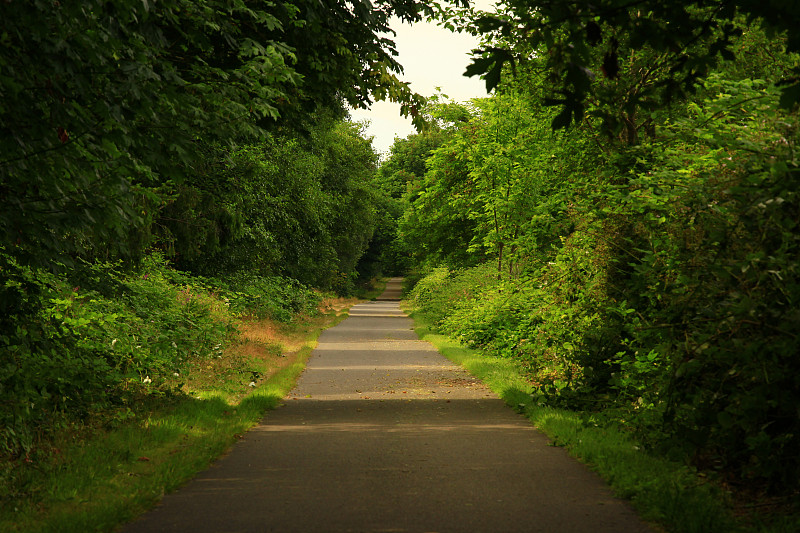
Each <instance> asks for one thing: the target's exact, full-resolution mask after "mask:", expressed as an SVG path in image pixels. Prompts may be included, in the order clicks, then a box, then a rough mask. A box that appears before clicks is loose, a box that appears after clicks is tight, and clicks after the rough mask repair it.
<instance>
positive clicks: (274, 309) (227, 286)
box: [214, 272, 321, 322]
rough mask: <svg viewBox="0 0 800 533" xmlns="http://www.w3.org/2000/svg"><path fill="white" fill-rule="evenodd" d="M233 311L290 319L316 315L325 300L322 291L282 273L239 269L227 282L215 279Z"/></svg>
mask: <svg viewBox="0 0 800 533" xmlns="http://www.w3.org/2000/svg"><path fill="white" fill-rule="evenodd" d="M214 286H215V287H216V288H218V289H221V290H222V294H223V295H224V296H223V298H224V300H225V302H226V304H227V305H228V307H229V309H230V310H231V312H233V313H236V314H247V315H253V316H255V317H257V318H271V319H273V320H278V321H281V322H288V321H290V320H292V319H293V318H294V317H295V316H297V315H307V316H308V315H310V316H313V315H314V314H316V312H317V306H318V305H319V302H320V300H321V298H320V295H319V293H317V292H315V291H313V290H312V289H310V288H309V287H306V286H305V285H302V284H301V283H300V282H298V281H297V280H294V279H291V278H282V277H280V276H273V277H262V276H258V275H257V274H252V273H245V272H239V273H236V274H234V275H231V276H229V277H227V278H226V279H225V280H224V281H222V280H217V279H215V280H214Z"/></svg>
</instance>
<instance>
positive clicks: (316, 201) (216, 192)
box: [160, 112, 378, 293]
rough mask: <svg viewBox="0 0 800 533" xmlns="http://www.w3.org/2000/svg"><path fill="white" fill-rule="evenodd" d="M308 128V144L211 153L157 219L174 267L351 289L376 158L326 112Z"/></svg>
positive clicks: (290, 136)
mask: <svg viewBox="0 0 800 533" xmlns="http://www.w3.org/2000/svg"><path fill="white" fill-rule="evenodd" d="M307 125H308V127H309V130H308V132H307V135H306V136H302V135H300V134H297V133H294V132H284V133H280V134H274V135H271V136H270V137H269V138H268V139H267V140H265V141H264V142H262V143H260V144H255V145H250V146H246V147H242V148H239V149H236V150H223V149H218V150H216V151H215V154H214V157H215V159H214V160H211V159H208V160H207V161H214V162H213V163H209V164H208V165H207V166H205V167H202V168H198V170H199V171H198V173H197V174H196V175H195V176H194V177H193V178H192V179H191V180H188V183H187V184H186V187H185V188H184V190H183V191H181V194H180V195H179V196H178V197H177V198H176V200H175V201H174V202H173V203H171V204H170V205H168V206H167V207H166V208H165V209H163V210H162V213H163V218H162V220H161V222H162V224H161V226H162V227H163V228H164V229H165V231H164V232H163V233H162V235H161V237H160V238H161V240H162V242H163V243H164V246H165V248H166V249H167V250H168V251H170V252H171V253H173V254H175V256H176V263H177V264H178V265H179V266H180V267H181V268H185V269H187V270H191V271H194V272H197V273H201V274H204V275H212V276H221V277H226V276H227V275H229V274H231V273H236V272H237V271H240V270H243V269H246V270H248V271H253V272H256V273H257V274H259V275H261V276H275V275H279V276H284V277H290V278H293V279H296V280H299V281H300V282H302V283H305V284H312V285H315V286H317V287H321V288H326V289H328V288H330V289H334V290H337V291H340V292H343V293H346V292H348V291H351V290H352V278H353V277H354V276H355V270H356V265H357V262H358V260H359V259H360V258H361V256H362V255H363V254H364V252H365V250H366V249H367V246H368V244H369V241H370V239H371V238H372V235H373V232H374V228H375V224H376V221H375V204H376V203H378V199H377V198H376V196H375V194H374V193H373V192H372V191H371V190H370V189H369V187H368V183H369V181H370V180H371V178H372V174H373V172H374V170H375V165H376V160H377V157H376V155H375V153H374V151H373V150H372V147H371V146H370V144H369V142H368V141H366V140H365V139H363V137H361V129H360V126H358V125H356V124H353V123H351V122H349V121H346V120H341V119H339V118H338V117H336V116H335V115H334V114H333V113H332V112H328V113H320V115H319V116H318V117H316V118H315V120H314V121H312V122H310V123H309V124H307ZM193 198H196V200H193ZM170 213H171V214H170Z"/></svg>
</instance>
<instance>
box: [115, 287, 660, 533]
mask: <svg viewBox="0 0 800 533" xmlns="http://www.w3.org/2000/svg"><path fill="white" fill-rule="evenodd" d="M398 286H399V282H398V280H394V281H393V283H390V288H391V289H396V288H397V287H398ZM387 293H388V294H389V295H391V294H392V293H391V292H389V290H388V289H387ZM411 326H412V324H411V321H410V319H408V318H406V317H405V315H403V313H402V312H400V311H399V309H398V307H397V304H396V303H392V302H391V300H383V301H377V302H369V303H366V304H360V305H358V306H355V307H354V308H353V309H352V311H351V316H350V318H348V319H347V320H345V321H344V322H342V323H341V324H339V325H338V326H336V327H335V328H332V329H330V330H327V331H326V332H324V333H323V335H322V336H321V337H320V341H319V346H318V348H317V349H316V350H315V351H314V355H313V356H312V359H311V360H310V361H309V364H308V367H307V369H306V371H305V372H304V374H303V376H302V377H301V379H300V381H299V383H298V385H297V387H296V388H295V389H294V390H293V391H292V393H291V394H290V395H289V397H287V399H286V400H285V402H284V405H283V406H282V407H280V408H279V409H277V410H275V411H272V412H270V413H268V415H267V416H266V417H265V418H264V420H263V422H262V423H261V424H260V425H259V426H257V427H256V428H254V429H253V430H251V431H250V432H249V433H248V434H247V435H246V437H245V438H244V439H243V440H242V441H241V442H239V443H237V445H236V446H234V448H233V449H232V451H231V452H230V453H229V454H228V455H227V456H225V457H223V458H222V459H221V460H219V461H218V462H217V463H216V464H215V465H214V466H213V467H211V468H210V469H209V470H207V471H206V472H203V473H202V474H200V475H199V476H198V477H197V478H195V479H194V480H193V481H192V482H190V483H189V484H187V485H186V486H185V487H184V488H182V489H181V490H179V491H178V492H176V493H174V494H171V495H168V496H166V497H165V498H164V499H163V501H162V503H161V504H160V505H159V507H157V508H156V509H155V510H154V511H152V512H150V513H148V514H146V515H144V516H143V517H142V518H140V519H139V520H138V521H136V522H133V523H132V524H129V525H128V527H127V528H126V529H125V531H127V532H144V531H193V532H201V531H215V532H217V531H219V532H221V531H281V532H284V531H297V532H340V531H341V532H344V531H354V532H367V531H374V532H434V531H438V532H445V531H447V532H473V531H474V532H515V531H518V532H538V531H541V532H545V531H546V532H548V533H561V532H592V533H600V532H615V533H616V532H626V533H627V532H639V531H641V532H644V531H649V530H648V528H647V527H646V526H645V525H644V524H642V523H641V522H640V521H639V519H638V518H637V517H636V515H635V514H634V513H633V512H632V511H631V510H630V509H629V507H628V506H627V505H625V504H624V503H623V502H620V501H619V500H616V499H615V498H613V497H612V495H611V492H610V490H609V489H608V487H607V486H606V485H605V484H604V482H603V481H602V480H601V479H600V478H599V477H597V476H596V475H595V474H594V473H592V472H591V471H589V470H588V469H587V468H585V467H584V466H582V465H580V464H579V463H577V462H576V461H575V460H573V459H571V458H570V457H569V456H568V455H567V454H566V452H565V451H564V450H562V449H560V448H555V447H552V446H549V445H548V441H547V439H546V437H544V436H543V435H542V434H541V433H539V432H537V431H536V430H535V429H534V428H533V427H531V425H530V424H529V422H528V421H527V420H526V419H524V418H523V417H521V416H519V415H517V414H516V413H514V412H513V411H512V410H511V409H509V408H507V407H506V406H505V404H504V402H503V401H502V400H500V399H498V398H497V397H496V396H495V395H494V394H492V393H491V391H489V390H488V389H487V388H486V387H485V386H484V385H483V384H482V383H481V382H480V381H478V380H476V379H475V378H473V377H472V376H470V375H469V374H467V373H466V372H465V371H464V370H463V369H461V368H460V367H457V366H455V365H453V364H452V363H451V362H450V361H448V360H447V359H445V358H444V357H442V356H441V355H439V354H438V352H436V350H435V349H434V348H432V347H431V346H430V345H429V344H428V343H425V342H422V341H420V340H418V339H417V338H416V335H415V334H414V332H413V331H412V330H411Z"/></svg>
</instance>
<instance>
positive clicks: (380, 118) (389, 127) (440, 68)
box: [350, 1, 489, 153]
mask: <svg viewBox="0 0 800 533" xmlns="http://www.w3.org/2000/svg"><path fill="white" fill-rule="evenodd" d="M484 3H485V4H488V3H489V2H486V1H479V2H478V4H484ZM484 9H487V8H486V7H484ZM392 29H394V30H395V31H396V32H397V36H396V37H395V39H394V41H395V44H396V45H397V52H398V54H399V55H398V56H397V57H396V59H397V61H398V62H399V63H400V64H401V65H403V69H404V73H403V75H402V76H399V78H400V80H401V81H406V82H410V84H411V85H410V87H411V90H412V91H415V92H417V93H419V94H421V95H422V96H425V97H428V96H431V95H433V94H434V93H435V92H436V87H440V88H441V90H442V92H443V93H444V94H446V95H447V96H449V97H450V98H451V99H452V100H455V101H457V102H465V101H467V100H470V99H471V98H479V97H485V96H486V85H485V83H484V82H483V80H481V79H479V78H477V77H473V78H467V77H465V76H463V74H464V71H465V70H466V68H467V65H469V64H470V63H471V62H472V61H471V60H470V56H471V55H470V52H471V51H472V49H474V48H477V47H478V41H477V39H476V38H475V37H473V36H471V35H467V34H465V33H453V32H451V31H449V30H446V29H444V28H441V27H438V26H436V25H435V24H433V23H426V22H419V23H417V24H414V25H413V26H412V25H409V24H403V23H401V22H400V21H399V19H394V22H393V24H392ZM350 114H351V116H352V117H353V120H354V121H362V120H368V121H369V122H370V125H369V127H368V128H367V132H366V133H367V136H370V135H372V136H373V137H374V139H373V141H372V145H373V146H374V147H375V149H376V150H377V151H378V152H383V153H386V152H388V151H389V147H390V146H391V145H392V143H393V142H394V138H395V137H401V138H402V137H405V136H407V135H408V134H410V133H414V131H415V130H414V127H413V126H412V125H411V120H410V119H406V118H404V117H402V116H400V106H399V105H398V104H393V103H391V102H376V103H374V104H373V105H372V108H371V109H369V110H363V109H359V110H353V111H351V113H350Z"/></svg>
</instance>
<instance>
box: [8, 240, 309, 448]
mask: <svg viewBox="0 0 800 533" xmlns="http://www.w3.org/2000/svg"><path fill="white" fill-rule="evenodd" d="M67 272H68V273H69V275H67V274H61V275H57V274H53V273H51V272H49V271H44V270H41V269H36V268H32V267H27V266H23V265H20V264H19V263H18V262H17V261H16V260H15V259H14V257H13V256H11V255H10V254H8V253H7V251H5V250H2V249H0V274H1V275H2V279H3V280H4V281H3V284H2V285H0V306H2V307H0V327H1V328H2V329H0V352H2V354H3V355H2V360H1V361H0V395H1V396H2V397H3V402H2V404H1V405H0V428H2V429H0V454H2V455H4V456H12V457H13V456H18V455H20V454H23V455H24V454H26V453H28V452H29V451H30V450H31V449H32V448H34V447H35V446H36V444H37V442H38V440H39V439H41V438H44V437H46V436H47V435H48V433H49V432H50V431H52V430H53V429H54V428H57V427H60V426H63V425H64V424H67V423H70V422H74V421H77V420H82V419H84V418H86V417H87V416H89V415H94V414H97V413H100V412H103V411H104V410H107V409H113V408H116V407H126V406H131V405H132V402H134V401H135V400H136V399H137V398H141V397H143V396H147V395H152V394H163V393H165V392H169V391H170V387H171V386H172V385H171V383H174V382H175V379H174V378H175V375H176V374H178V375H180V374H181V373H182V372H183V371H184V369H185V368H186V365H188V364H189V363H190V362H191V361H196V360H197V359H198V358H199V359H204V358H210V357H216V356H218V355H220V354H221V353H222V349H223V348H224V346H225V345H226V343H227V342H229V341H230V340H231V339H232V334H233V333H234V332H235V326H234V319H235V318H236V316H237V315H248V316H259V317H263V316H266V317H269V318H273V319H277V320H283V321H287V320H291V318H292V317H293V316H295V315H297V314H299V313H305V314H313V313H314V312H316V308H317V304H318V302H319V295H318V293H316V292H314V291H312V290H311V289H309V288H307V287H305V286H303V285H301V284H299V283H298V282H296V281H293V280H290V279H285V278H277V277H275V278H261V277H258V276H239V277H236V278H232V279H229V280H227V281H225V282H223V281H220V280H214V279H203V278H198V277H194V276H189V275H187V274H185V273H182V272H179V271H176V270H174V269H172V268H171V267H170V266H169V265H168V264H167V263H166V262H165V261H164V260H163V259H162V258H161V256H159V255H150V256H147V257H146V258H145V259H144V260H143V262H142V264H141V265H140V267H139V268H137V269H135V270H134V271H126V270H123V269H122V268H121V266H120V265H114V264H96V265H90V264H86V265H83V266H82V267H81V268H80V269H78V270H71V271H67Z"/></svg>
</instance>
